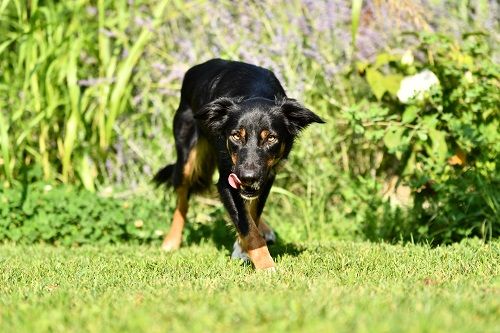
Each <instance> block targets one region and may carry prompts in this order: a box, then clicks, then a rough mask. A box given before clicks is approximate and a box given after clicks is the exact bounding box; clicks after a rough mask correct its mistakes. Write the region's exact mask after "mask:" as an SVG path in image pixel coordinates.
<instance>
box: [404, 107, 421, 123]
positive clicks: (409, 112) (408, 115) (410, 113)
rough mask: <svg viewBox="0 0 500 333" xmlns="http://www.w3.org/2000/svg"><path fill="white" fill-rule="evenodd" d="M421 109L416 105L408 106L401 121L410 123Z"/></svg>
mask: <svg viewBox="0 0 500 333" xmlns="http://www.w3.org/2000/svg"><path fill="white" fill-rule="evenodd" d="M418 111H419V109H418V108H417V107H415V106H413V105H412V106H409V107H407V108H406V110H405V112H403V117H402V119H401V121H402V122H403V124H409V123H411V122H412V121H414V120H415V119H416V118H417V115H418Z"/></svg>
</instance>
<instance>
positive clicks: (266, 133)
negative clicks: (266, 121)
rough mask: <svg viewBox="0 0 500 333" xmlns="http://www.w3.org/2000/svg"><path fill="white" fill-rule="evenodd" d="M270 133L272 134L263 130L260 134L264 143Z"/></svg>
mask: <svg viewBox="0 0 500 333" xmlns="http://www.w3.org/2000/svg"><path fill="white" fill-rule="evenodd" d="M270 133H271V132H269V131H268V130H263V131H262V132H260V138H261V139H262V141H264V140H265V139H266V138H267V137H268V136H269V134H270Z"/></svg>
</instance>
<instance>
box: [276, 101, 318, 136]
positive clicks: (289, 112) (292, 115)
mask: <svg viewBox="0 0 500 333" xmlns="http://www.w3.org/2000/svg"><path fill="white" fill-rule="evenodd" d="M281 111H282V112H283V114H284V115H285V118H286V120H287V122H288V123H287V128H288V131H289V132H290V133H291V134H292V135H297V134H299V132H300V131H301V130H303V129H304V128H306V127H307V126H308V125H309V124H311V123H320V124H323V123H325V122H324V121H323V119H321V118H320V117H319V116H318V115H316V114H315V113H314V112H312V111H311V110H309V109H308V108H306V107H305V106H303V105H302V104H300V103H299V102H297V101H296V100H295V99H291V98H287V99H285V100H284V101H283V104H282V105H281Z"/></svg>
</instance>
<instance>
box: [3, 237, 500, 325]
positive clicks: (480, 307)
mask: <svg viewBox="0 0 500 333" xmlns="http://www.w3.org/2000/svg"><path fill="white" fill-rule="evenodd" d="M271 252H272V253H274V256H275V257H276V258H277V262H278V273H277V274H274V275H269V274H266V273H259V272H255V271H254V270H253V269H252V268H251V267H249V266H245V265H240V264H239V263H238V262H236V261H231V260H229V259H228V255H229V253H228V252H227V251H226V250H224V249H219V250H217V249H216V247H215V246H213V244H210V243H204V244H203V243H202V244H199V245H191V246H188V247H184V248H182V249H181V250H180V251H179V252H177V253H174V254H165V253H162V252H160V251H159V250H158V249H157V248H156V247H146V246H131V245H129V246H107V247H81V248H72V249H67V248H57V247H49V246H40V245H38V246H28V247H22V246H14V245H3V246H1V247H0V267H2V269H1V271H0V327H2V331H3V332H35V331H36V332H46V331H50V332H81V331H85V332H106V331H111V332H138V331H144V332H146V331H147V332H176V331H189V332H210V331H212V332H213V331H217V332H235V331H238V332H263V331H291V332H304V331H307V332H332V331H335V332H353V331H359V332H387V331H393V332H493V331H496V332H498V328H499V327H500V321H499V318H500V301H499V300H500V297H499V291H500V289H499V288H500V280H499V278H498V273H499V264H498V263H499V262H500V242H498V241H496V242H493V243H490V244H489V245H483V244H482V243H481V242H479V241H467V242H462V243H460V244H455V245H453V246H448V247H438V248H430V247H427V246H417V245H405V246H402V245H386V244H380V243H353V242H331V243H312V242H311V243H300V244H297V245H296V246H290V245H288V247H279V246H276V247H273V248H271Z"/></svg>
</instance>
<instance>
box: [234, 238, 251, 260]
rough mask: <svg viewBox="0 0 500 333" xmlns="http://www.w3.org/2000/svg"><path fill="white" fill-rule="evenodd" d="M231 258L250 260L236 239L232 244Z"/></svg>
mask: <svg viewBox="0 0 500 333" xmlns="http://www.w3.org/2000/svg"><path fill="white" fill-rule="evenodd" d="M231 259H241V260H243V261H250V257H249V256H248V254H247V253H246V252H245V251H243V249H242V248H241V245H240V242H238V241H236V242H234V245H233V253H232V254H231Z"/></svg>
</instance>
